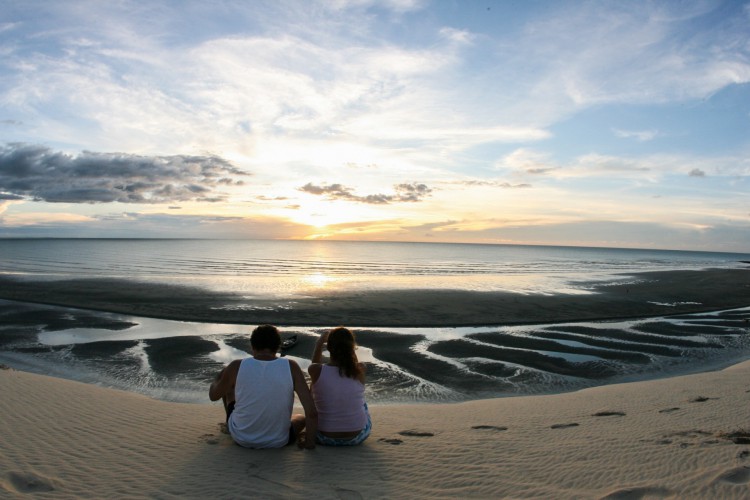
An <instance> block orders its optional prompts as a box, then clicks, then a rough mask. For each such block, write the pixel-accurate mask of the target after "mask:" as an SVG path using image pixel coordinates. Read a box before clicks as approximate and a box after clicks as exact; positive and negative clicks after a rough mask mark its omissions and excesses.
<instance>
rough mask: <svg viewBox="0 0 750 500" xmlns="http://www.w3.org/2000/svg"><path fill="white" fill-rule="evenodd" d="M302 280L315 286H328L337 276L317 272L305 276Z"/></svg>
mask: <svg viewBox="0 0 750 500" xmlns="http://www.w3.org/2000/svg"><path fill="white" fill-rule="evenodd" d="M302 280H303V281H304V282H305V283H307V284H308V285H311V286H312V287H314V288H326V287H327V286H328V285H330V284H331V283H333V282H334V281H336V278H333V277H331V276H328V275H326V274H323V273H315V274H309V275H307V276H305V277H304V278H302Z"/></svg>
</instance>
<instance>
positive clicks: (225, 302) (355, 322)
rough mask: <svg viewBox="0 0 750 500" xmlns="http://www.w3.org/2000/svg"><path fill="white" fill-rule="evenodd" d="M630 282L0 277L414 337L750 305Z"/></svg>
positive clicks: (129, 302)
mask: <svg viewBox="0 0 750 500" xmlns="http://www.w3.org/2000/svg"><path fill="white" fill-rule="evenodd" d="M625 278H631V279H629V280H627V282H618V283H607V282H604V283H602V282H588V283H585V285H586V286H587V287H589V288H590V289H591V291H592V293H590V294H584V295H563V294H557V295H523V294H515V293H511V292H474V291H465V290H370V291H354V292H349V293H336V292H321V293H319V294H317V295H315V296H307V297H291V298H287V299H253V298H247V297H243V296H240V295H238V294H231V293H219V292H212V291H209V290H205V289H200V288H195V287H188V286H179V285H167V284H161V283H145V282H137V281H129V280H122V279H108V278H106V279H104V278H102V279H68V280H49V281H42V280H39V281H33V280H26V279H14V278H10V277H7V276H0V299H5V300H12V301H17V302H28V303H34V304H44V305H54V306H64V307H72V308H78V309H86V310H91V311H100V312H110V313H118V314H130V315H133V316H140V317H146V318H159V319H169V320H177V321H193V322H204V323H231V324H240V325H249V324H262V323H271V324H276V325H280V326H311V327H317V326H333V325H339V324H346V325H352V326H357V327H411V328H429V327H469V326H496V325H527V324H528V325H531V324H543V323H566V322H581V321H608V320H618V319H636V318H648V317H655V316H670V315H678V314H687V313H695V312H708V311H717V310H722V309H735V308H741V307H747V306H750V269H744V268H742V269H709V270H701V271H654V272H645V273H637V274H625V275H623V280H624V279H625Z"/></svg>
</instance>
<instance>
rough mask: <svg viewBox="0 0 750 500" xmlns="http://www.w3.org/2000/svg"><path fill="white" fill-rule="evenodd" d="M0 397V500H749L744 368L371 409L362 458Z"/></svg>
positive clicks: (143, 415) (13, 391) (135, 413)
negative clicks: (265, 446)
mask: <svg viewBox="0 0 750 500" xmlns="http://www.w3.org/2000/svg"><path fill="white" fill-rule="evenodd" d="M0 394H2V397H0V432H2V440H1V443H2V444H1V445H0V497H10V498H15V497H18V498H21V497H26V496H27V494H33V496H34V498H79V497H84V498H143V497H148V498H209V497H210V498H238V497H250V496H257V497H261V498H302V497H310V496H312V497H315V498H360V497H362V498H414V497H431V498H434V497H451V498H466V497H473V498H555V499H562V498H602V497H608V496H609V497H608V498H664V497H666V498H722V499H724V498H750V445H737V444H735V443H733V442H732V441H731V440H730V439H728V438H726V437H725V436H722V433H725V432H733V431H738V430H742V431H744V432H745V433H747V432H748V431H750V361H747V362H744V363H741V364H739V365H737V366H734V367H732V368H730V369H727V370H723V371H719V372H710V373H704V374H697V375H689V376H683V377H677V378H671V379H664V380H658V381H651V382H638V383H631V384H620V385H610V386H605V387H599V388H594V389H587V390H583V391H579V392H575V393H569V394H562V395H552V396H534V397H515V398H505V399H493V400H485V401H476V402H470V403H462V404H450V405H434V404H430V405H402V406H380V407H373V408H371V413H372V416H373V423H374V430H373V434H372V435H371V437H370V439H369V440H368V441H366V442H365V444H363V445H362V446H360V447H356V448H346V449H344V448H325V447H320V446H319V447H318V448H317V449H315V450H313V451H303V450H299V449H297V448H296V447H288V448H285V449H280V450H262V451H261V450H248V449H244V448H240V447H239V446H236V445H234V444H233V443H232V441H231V439H230V438H229V437H228V436H226V435H224V434H221V433H220V432H219V430H218V425H217V423H218V422H220V421H221V420H222V419H223V409H222V408H221V405H187V404H176V403H166V402H162V401H156V400H152V399H149V398H146V397H143V396H139V395H136V394H130V393H126V392H120V391H116V390H111V389H104V388H99V387H96V386H92V385H86V384H81V383H77V382H71V381H67V380H60V379H54V378H49V377H44V376H40V375H34V374H30V373H25V372H19V371H15V370H0ZM699 397H702V398H710V399H707V400H705V401H702V402H694V400H695V399H696V398H699ZM598 412H621V413H623V414H624V415H610V416H594V414H595V413H598ZM573 423H575V424H578V425H577V426H569V427H560V428H552V427H553V426H555V425H556V424H573ZM481 425H484V426H495V427H497V428H486V429H474V428H473V426H481ZM502 429H505V430H502ZM409 430H411V431H418V432H421V433H432V434H434V435H433V436H409V435H401V434H399V433H400V432H402V431H409ZM394 439H398V440H400V441H401V443H400V444H390V443H389V442H388V441H386V440H394Z"/></svg>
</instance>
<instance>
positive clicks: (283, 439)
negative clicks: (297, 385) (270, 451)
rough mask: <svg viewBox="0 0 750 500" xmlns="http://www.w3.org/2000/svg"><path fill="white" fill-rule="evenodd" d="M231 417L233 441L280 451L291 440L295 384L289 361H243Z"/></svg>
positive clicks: (230, 424) (238, 373)
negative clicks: (290, 430)
mask: <svg viewBox="0 0 750 500" xmlns="http://www.w3.org/2000/svg"><path fill="white" fill-rule="evenodd" d="M234 391H235V401H236V402H235V406H234V411H233V412H232V414H231V416H230V417H229V422H228V428H229V432H230V433H231V435H232V438H233V439H234V440H235V441H236V442H237V443H238V444H240V445H242V446H246V447H248V448H280V447H282V446H284V445H286V444H287V442H288V441H289V426H290V418H291V415H292V408H293V406H294V382H293V379H292V374H291V370H290V368H289V361H288V360H286V359H285V358H276V359H273V360H269V361H265V360H259V359H254V358H246V359H243V360H242V363H241V364H240V368H239V371H238V372H237V381H236V384H235V389H234Z"/></svg>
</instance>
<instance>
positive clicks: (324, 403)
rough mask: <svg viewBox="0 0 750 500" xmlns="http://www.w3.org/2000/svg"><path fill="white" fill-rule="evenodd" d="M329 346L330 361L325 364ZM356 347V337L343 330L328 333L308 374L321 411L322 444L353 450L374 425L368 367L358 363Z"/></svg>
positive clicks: (318, 343) (318, 440) (313, 394)
mask: <svg viewBox="0 0 750 500" xmlns="http://www.w3.org/2000/svg"><path fill="white" fill-rule="evenodd" d="M326 342H327V343H328V352H329V353H330V360H329V361H328V363H327V364H321V362H320V361H321V359H322V357H323V346H324V345H325V344H326ZM356 346H357V345H356V343H355V341H354V334H353V333H352V332H351V331H349V329H347V328H344V327H343V326H340V327H338V328H334V329H333V330H331V331H330V332H327V333H324V334H323V335H321V336H320V338H319V339H318V341H317V342H316V343H315V350H314V351H313V356H312V364H311V365H310V367H309V368H308V369H307V372H308V373H309V374H310V378H311V379H312V384H311V386H310V389H311V390H312V396H313V400H314V401H315V407H316V408H317V410H318V432H317V435H316V440H317V442H318V444H322V445H328V446H353V445H357V444H360V443H361V442H363V441H364V440H365V439H367V437H368V436H369V435H370V430H371V429H372V422H371V420H370V414H369V412H368V411H367V403H365V365H363V364H362V363H360V362H359V361H358V360H357V354H356V353H355V352H354V349H355V348H356Z"/></svg>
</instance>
